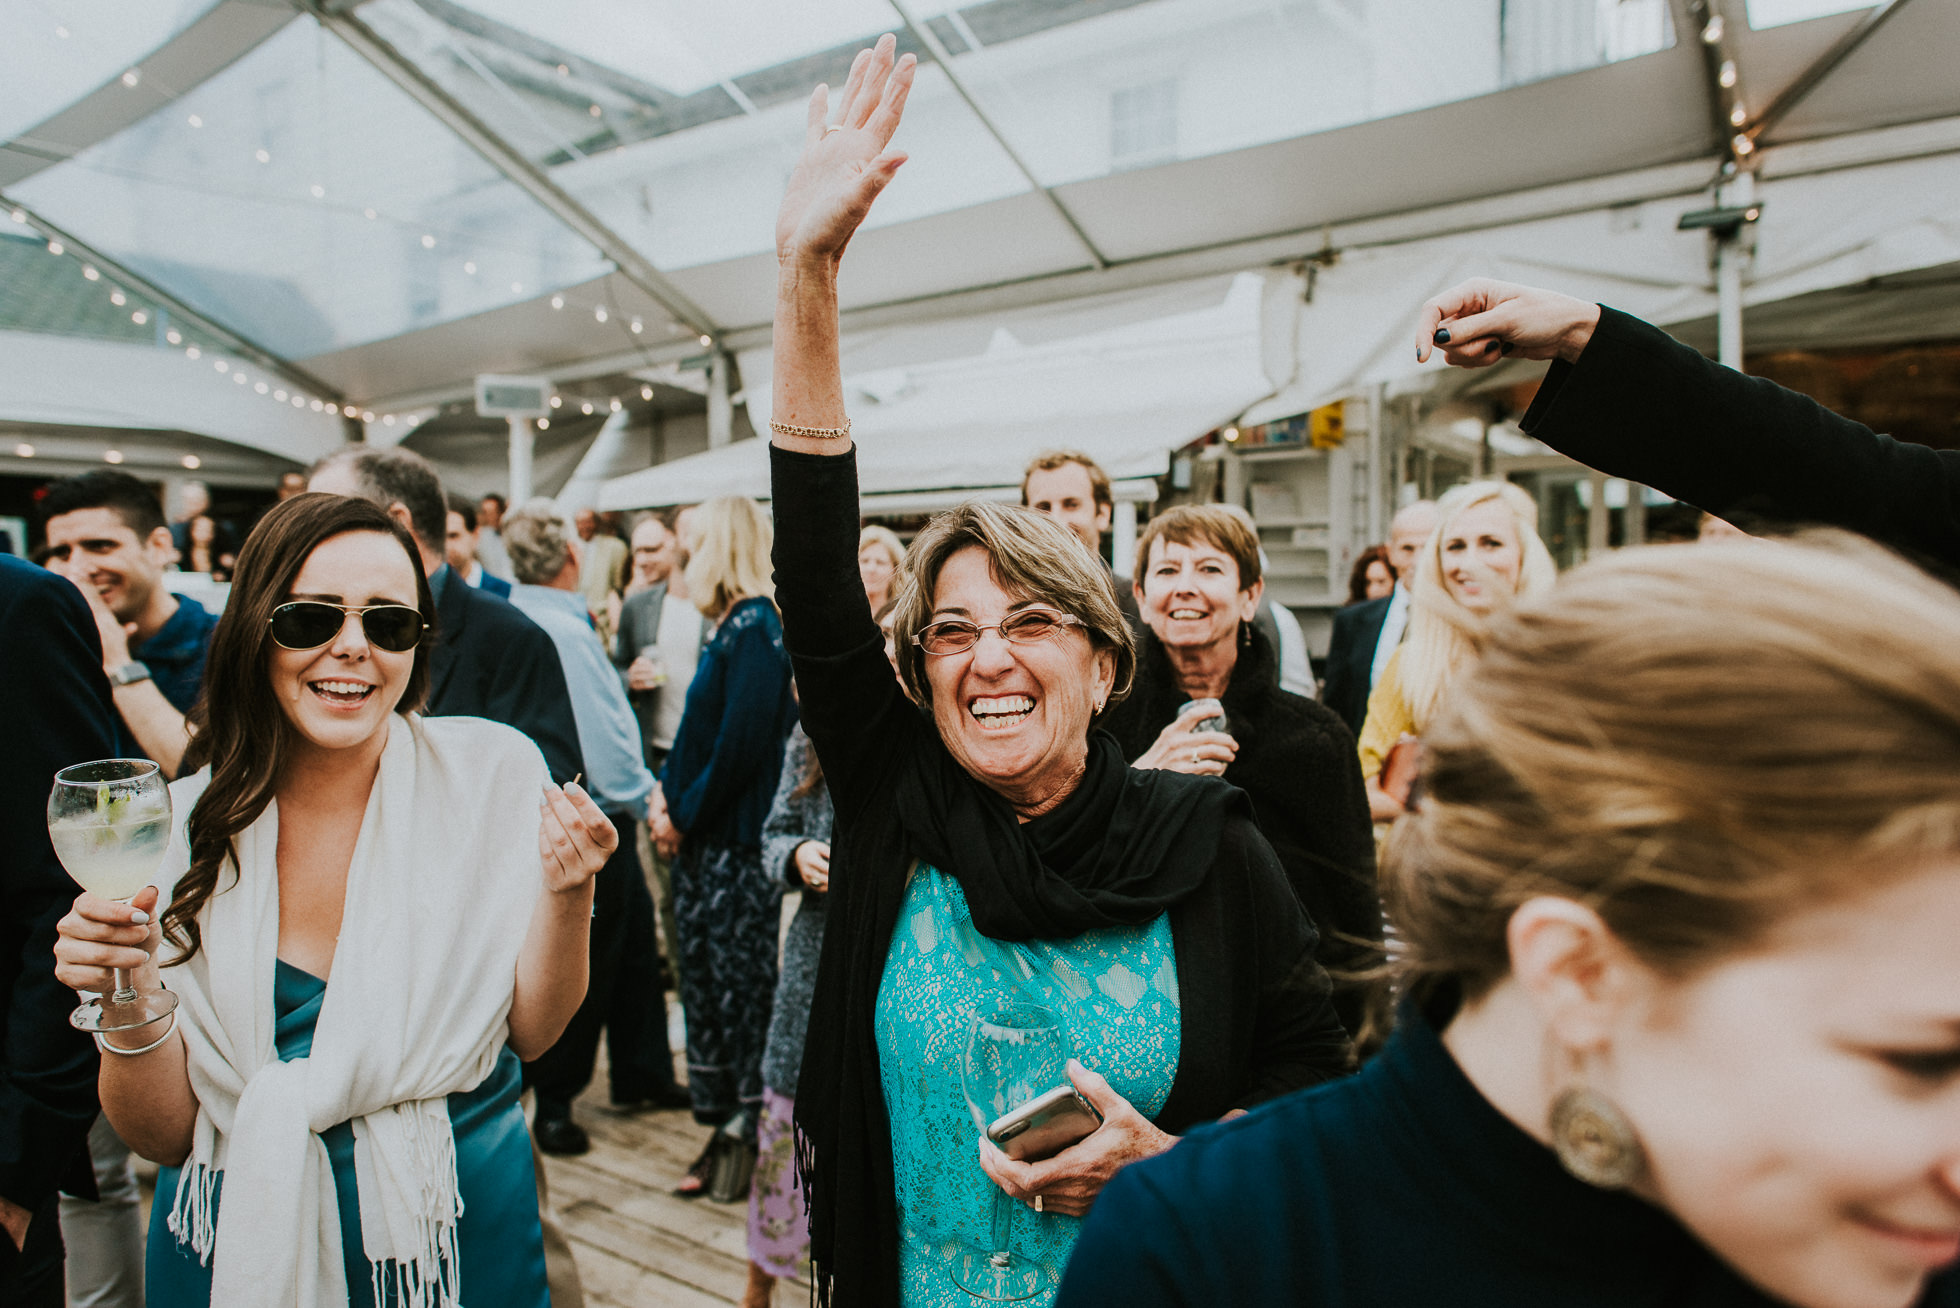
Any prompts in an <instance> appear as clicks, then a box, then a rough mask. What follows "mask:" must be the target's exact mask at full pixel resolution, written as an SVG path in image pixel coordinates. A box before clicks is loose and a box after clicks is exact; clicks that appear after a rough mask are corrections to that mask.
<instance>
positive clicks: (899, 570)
mask: <svg viewBox="0 0 1960 1308" xmlns="http://www.w3.org/2000/svg"><path fill="white" fill-rule="evenodd" d="M866 545H880V546H883V547H884V550H885V553H886V555H888V556H889V557H890V558H891V561H892V594H894V595H896V594H897V593H898V588H899V587H900V586H901V585H903V584H904V583H905V542H904V541H902V540H900V539H899V538H898V533H897V532H895V531H893V530H892V529H891V528H890V527H886V526H882V525H880V524H879V523H876V522H874V523H872V524H871V525H870V526H868V527H866V528H865V529H864V530H863V531H861V532H859V533H858V553H860V554H862V553H864V547H865V546H866Z"/></svg>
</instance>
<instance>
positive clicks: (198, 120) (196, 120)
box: [184, 114, 204, 127]
mask: <svg viewBox="0 0 1960 1308" xmlns="http://www.w3.org/2000/svg"><path fill="white" fill-rule="evenodd" d="M184 121H185V122H187V123H189V124H190V125H191V126H192V127H202V126H204V119H203V118H202V117H200V116H199V115H197V114H192V115H191V116H190V117H189V118H186V119H185V120H184Z"/></svg>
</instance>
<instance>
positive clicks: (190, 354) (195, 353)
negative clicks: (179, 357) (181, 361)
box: [184, 345, 204, 359]
mask: <svg viewBox="0 0 1960 1308" xmlns="http://www.w3.org/2000/svg"><path fill="white" fill-rule="evenodd" d="M203 355H204V351H202V350H200V349H198V348H197V347H196V346H195V345H193V346H191V347H190V348H189V349H187V350H185V351H184V357H185V358H186V359H197V358H202V357H203Z"/></svg>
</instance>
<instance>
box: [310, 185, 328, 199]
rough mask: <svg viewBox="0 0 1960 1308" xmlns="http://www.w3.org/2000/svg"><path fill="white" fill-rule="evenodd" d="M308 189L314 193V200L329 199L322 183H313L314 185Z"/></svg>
mask: <svg viewBox="0 0 1960 1308" xmlns="http://www.w3.org/2000/svg"><path fill="white" fill-rule="evenodd" d="M306 189H307V190H308V191H309V192H311V193H312V195H313V198H314V199H316V200H324V199H326V198H327V188H326V187H324V186H322V185H320V183H318V182H315V183H313V185H311V186H309V187H307V188H306Z"/></svg>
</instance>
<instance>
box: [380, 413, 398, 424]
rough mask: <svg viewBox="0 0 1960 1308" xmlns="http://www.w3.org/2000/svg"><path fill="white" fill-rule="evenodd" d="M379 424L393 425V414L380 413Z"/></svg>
mask: <svg viewBox="0 0 1960 1308" xmlns="http://www.w3.org/2000/svg"><path fill="white" fill-rule="evenodd" d="M381 425H382V426H383V427H392V426H394V425H395V415H394V414H392V413H384V414H382V415H381Z"/></svg>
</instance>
